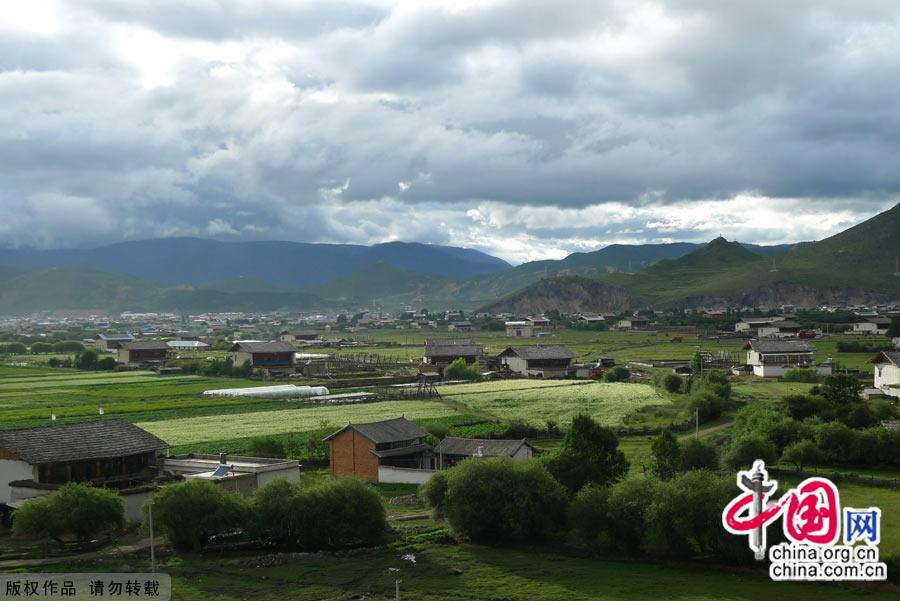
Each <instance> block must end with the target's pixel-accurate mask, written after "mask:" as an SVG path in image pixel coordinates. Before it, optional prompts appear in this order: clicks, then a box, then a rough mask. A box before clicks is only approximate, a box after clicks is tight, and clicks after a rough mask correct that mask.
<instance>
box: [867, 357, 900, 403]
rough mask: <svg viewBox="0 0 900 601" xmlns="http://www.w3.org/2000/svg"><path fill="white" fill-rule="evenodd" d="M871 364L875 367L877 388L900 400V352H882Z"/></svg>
mask: <svg viewBox="0 0 900 601" xmlns="http://www.w3.org/2000/svg"><path fill="white" fill-rule="evenodd" d="M870 363H873V364H874V365H875V388H877V389H878V390H880V391H881V392H882V393H884V394H886V395H887V396H890V397H893V398H895V399H900V351H882V352H880V353H878V354H877V355H876V356H875V358H873V359H872V360H871V361H870Z"/></svg>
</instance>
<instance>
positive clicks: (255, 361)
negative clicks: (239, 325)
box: [231, 340, 296, 370]
mask: <svg viewBox="0 0 900 601" xmlns="http://www.w3.org/2000/svg"><path fill="white" fill-rule="evenodd" d="M295 352H296V349H295V348H294V345H293V344H291V343H290V342H250V341H240V340H239V341H237V342H235V343H234V345H233V346H232V347H231V353H232V358H233V359H234V364H235V365H236V366H241V365H243V364H244V363H245V362H246V361H249V362H250V365H252V366H253V367H254V368H263V369H268V370H292V369H293V368H294V353H295Z"/></svg>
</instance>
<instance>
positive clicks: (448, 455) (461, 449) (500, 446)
mask: <svg viewBox="0 0 900 601" xmlns="http://www.w3.org/2000/svg"><path fill="white" fill-rule="evenodd" d="M434 453H435V455H436V456H437V468H438V469H439V470H444V469H448V468H451V467H453V466H454V465H456V464H457V463H459V462H460V461H462V460H463V459H468V458H470V457H509V458H510V459H512V460H513V461H521V460H523V459H531V458H532V457H534V456H535V455H537V454H538V451H537V449H535V448H534V447H533V446H532V445H531V443H529V442H528V441H527V440H525V439H524V438H523V439H521V440H498V439H479V438H455V437H453V436H447V437H445V438H444V440H442V441H441V442H440V444H438V446H436V447H435V448H434Z"/></svg>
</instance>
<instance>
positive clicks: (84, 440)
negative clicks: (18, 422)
mask: <svg viewBox="0 0 900 601" xmlns="http://www.w3.org/2000/svg"><path fill="white" fill-rule="evenodd" d="M168 447H169V445H168V443H166V442H165V441H164V440H161V439H159V438H157V437H156V436H154V435H153V434H150V433H149V432H147V431H146V430H143V429H141V428H138V427H137V426H135V425H134V424H132V423H131V422H127V421H125V420H124V419H101V420H96V421H90V422H81V423H77V424H60V425H57V426H46V427H42V428H29V429H27V430H2V431H0V449H6V450H8V451H10V452H11V453H13V454H15V455H16V456H17V457H19V458H20V459H21V460H22V461H26V462H28V463H30V464H32V465H35V464H39V463H54V462H62V461H80V460H85V459H106V458H110V457H125V456H127V455H138V454H141V453H149V452H151V451H159V450H162V449H166V448H168Z"/></svg>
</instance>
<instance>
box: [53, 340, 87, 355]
mask: <svg viewBox="0 0 900 601" xmlns="http://www.w3.org/2000/svg"><path fill="white" fill-rule="evenodd" d="M82 351H84V344H82V343H81V342H78V341H77V340H63V341H60V342H56V343H54V344H53V352H54V353H80V352H82Z"/></svg>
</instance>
